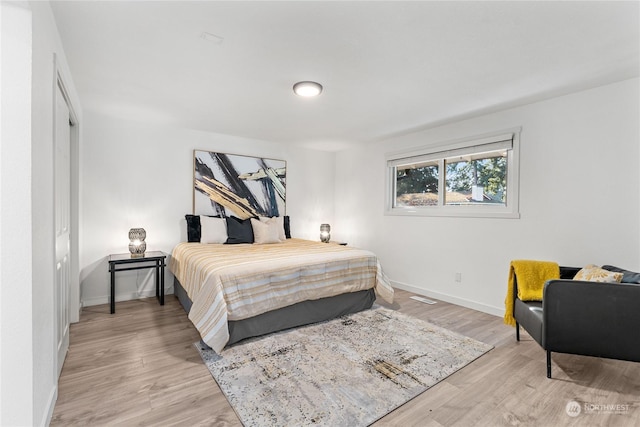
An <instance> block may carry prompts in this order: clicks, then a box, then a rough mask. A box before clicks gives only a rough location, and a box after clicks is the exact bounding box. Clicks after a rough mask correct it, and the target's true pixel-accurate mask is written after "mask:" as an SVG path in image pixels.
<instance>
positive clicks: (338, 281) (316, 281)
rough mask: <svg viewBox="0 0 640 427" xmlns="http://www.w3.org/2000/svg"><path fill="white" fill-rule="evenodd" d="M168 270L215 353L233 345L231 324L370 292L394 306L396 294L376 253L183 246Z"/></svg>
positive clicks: (300, 244) (302, 243)
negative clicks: (299, 305) (312, 302)
mask: <svg viewBox="0 0 640 427" xmlns="http://www.w3.org/2000/svg"><path fill="white" fill-rule="evenodd" d="M169 268H170V269H171V272H172V273H173V274H174V275H175V277H176V278H177V279H178V280H179V281H180V283H181V284H182V286H183V287H184V289H185V291H186V292H187V294H188V295H189V298H190V299H191V301H193V306H192V307H191V311H190V312H189V319H190V320H191V321H192V322H193V324H194V325H195V326H196V328H197V329H198V331H199V332H200V335H201V336H202V339H203V341H204V342H206V343H207V344H208V345H209V346H210V347H211V348H212V349H214V350H215V351H216V352H219V351H220V350H222V349H223V348H224V346H225V345H226V343H227V341H228V340H229V330H228V327H227V321H228V320H242V319H247V318H249V317H253V316H257V315H259V314H262V313H265V312H267V311H271V310H276V309H279V308H282V307H286V306H289V305H292V304H296V303H298V302H301V301H306V300H315V299H319V298H325V297H331V296H335V295H339V294H343V293H347V292H356V291H361V290H366V289H371V288H375V290H376V292H377V293H378V295H380V296H381V297H382V298H383V299H385V300H386V301H389V302H392V301H393V288H392V287H391V286H390V285H389V281H388V280H387V278H386V276H385V275H384V273H383V272H382V268H381V267H380V264H379V262H378V259H377V257H376V256H375V255H374V254H373V253H372V252H369V251H365V250H362V249H356V248H350V247H346V246H340V245H336V244H326V243H320V242H313V241H309V240H301V239H287V240H286V241H285V242H282V243H277V244H270V245H251V244H238V245H217V244H200V243H179V244H178V245H177V246H176V247H175V248H174V249H173V252H172V254H171V259H170V262H169Z"/></svg>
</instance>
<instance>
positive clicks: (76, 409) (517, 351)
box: [51, 290, 640, 427]
mask: <svg viewBox="0 0 640 427" xmlns="http://www.w3.org/2000/svg"><path fill="white" fill-rule="evenodd" d="M411 295H412V294H411V293H409V292H405V291H402V290H397V292H396V302H395V303H394V305H393V306H392V308H394V309H397V310H399V311H401V312H403V313H407V314H409V315H412V316H415V317H418V318H420V319H423V320H426V321H429V322H431V323H434V324H436V325H439V326H442V327H445V328H448V329H450V330H454V331H457V332H459V333H462V334H464V335H467V336H469V337H473V338H475V339H477V340H480V341H484V342H486V343H489V344H492V345H493V346H495V348H494V349H493V350H492V351H490V352H489V353H487V354H486V355H484V356H482V357H481V358H479V359H478V360H476V361H475V362H473V363H471V364H470V365H468V366H466V367H465V368H463V369H461V370H460V371H458V372H456V373H455V374H453V375H451V376H450V377H448V378H446V379H445V380H444V381H442V382H440V383H439V384H437V385H435V386H434V387H432V388H431V389H429V390H427V391H426V392H424V393H422V394H421V395H419V396H418V397H416V398H415V399H413V400H412V401H410V402H408V403H407V404H405V405H403V406H402V407H400V408H398V409H397V410H395V411H393V412H392V413H390V414H389V415H387V416H386V417H384V418H382V419H381V420H379V421H378V422H377V423H375V424H374V426H376V427H380V426H427V427H429V426H454V425H456V426H472V425H478V426H517V425H531V426H607V427H608V426H638V425H640V363H632V362H623V361H617V360H605V359H598V358H592V357H581V356H573V355H564V354H554V355H553V375H554V379H551V380H550V379H547V378H546V368H545V366H546V365H545V353H544V351H543V350H542V349H541V348H540V347H539V346H538V344H537V343H536V342H535V341H533V340H532V339H531V338H530V337H529V336H528V335H527V334H526V333H524V332H523V333H522V335H521V336H522V341H521V342H519V343H517V342H516V340H515V332H514V329H513V328H511V327H508V326H505V325H503V324H502V319H501V318H497V317H494V316H491V315H488V314H484V313H480V312H477V311H474V310H470V309H467V308H463V307H459V306H456V305H452V304H448V303H445V302H438V303H437V304H435V305H427V304H423V303H420V302H416V301H414V300H411V299H409V296H411ZM594 338H595V337H594ZM198 340H199V336H198V333H197V332H196V330H195V328H194V327H193V325H192V324H191V323H190V321H189V320H188V319H187V315H186V314H185V312H184V311H183V310H182V307H181V306H180V304H179V303H178V301H177V299H175V297H173V296H168V297H167V301H166V304H165V306H164V307H161V306H160V305H159V304H158V303H157V301H156V300H155V299H143V300H136V301H128V302H119V303H117V305H116V314H114V315H110V314H109V307H108V305H103V306H94V307H88V308H85V309H84V311H83V313H82V315H81V317H80V322H79V323H77V324H74V325H72V326H71V345H70V347H69V354H68V356H67V360H66V362H65V365H64V368H63V371H62V376H61V377H60V382H59V394H58V401H57V403H56V407H55V410H54V413H53V420H52V423H51V425H53V426H67V425H78V426H99V425H123V426H134V425H159V426H170V425H180V426H205V425H208V426H241V424H240V421H239V420H238V418H237V416H236V415H235V413H234V411H233V409H232V408H231V406H229V404H228V403H227V400H226V399H225V397H224V396H223V394H222V392H221V391H220V389H219V388H218V386H217V385H216V382H215V381H214V380H213V378H212V377H211V375H210V374H209V371H208V370H207V368H206V367H205V365H204V364H203V363H202V360H201V359H200V356H199V355H198V353H197V351H196V350H195V348H194V346H193V343H194V342H196V341H198ZM572 400H573V401H576V402H578V403H580V405H581V407H583V408H584V404H585V403H586V404H588V405H589V406H588V407H589V408H591V409H593V411H592V413H590V414H586V413H585V411H584V409H583V411H582V413H581V414H580V415H578V416H577V417H570V416H568V415H567V413H566V410H565V408H566V406H567V404H568V403H569V402H570V401H572ZM596 405H600V406H596ZM604 405H628V409H627V410H626V411H625V410H624V409H625V408H626V407H625V406H619V407H618V409H623V411H621V412H622V413H607V410H606V409H607V407H606V406H604ZM609 409H611V407H609ZM609 412H610V411H609Z"/></svg>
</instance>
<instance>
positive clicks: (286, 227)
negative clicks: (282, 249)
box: [283, 215, 291, 239]
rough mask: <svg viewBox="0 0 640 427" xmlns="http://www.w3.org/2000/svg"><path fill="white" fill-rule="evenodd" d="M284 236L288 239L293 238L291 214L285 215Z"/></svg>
mask: <svg viewBox="0 0 640 427" xmlns="http://www.w3.org/2000/svg"><path fill="white" fill-rule="evenodd" d="M283 218H284V236H285V237H286V238H287V239H290V238H291V227H290V225H289V216H288V215H285V216H284V217H283Z"/></svg>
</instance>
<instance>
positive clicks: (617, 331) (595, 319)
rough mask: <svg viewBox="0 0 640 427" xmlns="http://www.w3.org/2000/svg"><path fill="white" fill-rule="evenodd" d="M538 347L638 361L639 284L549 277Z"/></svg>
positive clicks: (546, 285) (639, 345) (545, 291)
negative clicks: (541, 332)
mask: <svg viewBox="0 0 640 427" xmlns="http://www.w3.org/2000/svg"><path fill="white" fill-rule="evenodd" d="M543 328H544V329H543V347H544V348H545V349H546V350H548V351H552V352H560V353H572V354H581V355H587V356H596V357H606V358H613V359H622V360H631V361H636V362H638V361H640V340H638V339H637V336H638V331H640V285H638V284H624V283H623V284H620V283H597V282H586V281H578V280H549V281H548V282H547V283H546V284H545V287H544V297H543Z"/></svg>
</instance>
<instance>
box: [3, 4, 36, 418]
mask: <svg viewBox="0 0 640 427" xmlns="http://www.w3.org/2000/svg"><path fill="white" fill-rule="evenodd" d="M23 6H24V7H23ZM31 26H32V19H31V11H30V10H29V9H28V7H26V5H17V4H7V3H4V2H2V3H0V29H1V32H0V66H1V67H0V92H1V93H2V98H1V100H2V103H1V106H0V138H1V140H2V141H1V144H0V201H1V203H0V381H1V382H0V425H30V424H33V399H32V395H33V391H34V388H33V362H32V361H33V355H32V352H33V341H32V336H33V334H32V328H31V326H32V306H31V303H30V301H31V296H32V288H31V228H30V223H31V177H30V173H29V169H30V166H31V161H30V157H31ZM16 177H20V179H16Z"/></svg>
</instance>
